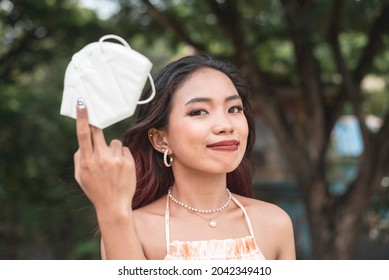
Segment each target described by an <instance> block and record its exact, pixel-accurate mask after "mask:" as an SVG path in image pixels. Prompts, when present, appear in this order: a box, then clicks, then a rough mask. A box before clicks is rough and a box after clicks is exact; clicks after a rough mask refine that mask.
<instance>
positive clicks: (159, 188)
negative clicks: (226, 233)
mask: <svg viewBox="0 0 389 280" xmlns="http://www.w3.org/2000/svg"><path fill="white" fill-rule="evenodd" d="M202 68H212V69H216V70H218V71H221V72H223V73H224V74H225V75H227V76H228V77H229V78H230V79H231V81H232V82H233V84H234V85H235V88H236V89H237V91H238V94H239V95H240V97H241V99H242V103H243V106H244V108H245V110H244V114H245V116H246V119H247V122H248V128H249V134H248V139H247V148H246V152H245V155H244V157H243V159H242V161H241V163H240V165H239V166H238V167H237V168H236V169H235V170H234V171H232V172H230V173H227V186H228V188H229V189H230V190H231V192H233V193H236V194H240V195H244V196H247V197H252V195H253V193H252V164H251V158H250V157H251V152H252V148H253V145H254V140H255V130H254V121H253V115H252V111H251V107H250V105H249V102H248V92H249V91H248V88H247V84H246V82H245V80H244V79H243V78H242V77H241V75H240V73H239V71H238V69H237V68H236V67H235V66H234V65H233V64H231V63H229V62H227V61H222V60H217V59H215V58H213V57H211V56H209V55H207V54H198V55H193V56H187V57H183V58H181V59H179V60H177V61H175V62H172V63H170V64H168V65H167V66H166V67H165V68H164V69H163V70H162V71H161V72H160V73H159V75H158V76H157V77H156V79H155V89H156V95H155V97H154V99H153V100H152V101H151V102H149V103H147V104H145V105H140V106H139V107H138V111H137V114H136V116H135V118H134V121H133V125H132V126H131V127H130V128H129V129H128V130H127V131H126V134H125V136H124V141H123V143H124V145H125V146H127V147H129V149H130V151H131V153H132V155H133V157H134V159H135V165H136V178H137V185H136V191H135V195H134V198H133V202H132V206H133V209H137V208H139V207H142V206H144V205H147V204H148V203H150V202H152V201H154V200H156V199H158V198H159V197H161V196H162V195H164V194H166V193H167V191H168V189H169V187H170V186H172V185H173V183H174V176H173V172H172V169H171V168H166V167H165V165H164V164H163V161H162V156H161V153H160V152H158V151H156V150H155V149H154V148H153V146H152V145H151V143H150V141H149V137H148V130H149V129H150V128H157V129H163V128H167V127H168V125H169V123H168V120H169V114H170V111H171V106H172V99H173V95H174V94H175V91H176V89H177V87H178V86H179V85H181V84H182V83H183V82H185V80H186V79H187V78H189V77H190V75H191V74H193V73H194V72H196V71H197V70H199V69H202ZM150 92H151V91H150V89H149V90H147V91H145V92H144V94H143V96H142V97H141V99H144V98H146V97H147V96H149V95H150Z"/></svg>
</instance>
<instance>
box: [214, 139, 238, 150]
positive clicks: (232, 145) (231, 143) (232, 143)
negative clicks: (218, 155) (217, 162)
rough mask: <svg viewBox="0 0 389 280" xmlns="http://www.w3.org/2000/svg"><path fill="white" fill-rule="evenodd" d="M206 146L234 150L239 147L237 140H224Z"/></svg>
mask: <svg viewBox="0 0 389 280" xmlns="http://www.w3.org/2000/svg"><path fill="white" fill-rule="evenodd" d="M207 147H208V148H211V149H212V150H218V151H235V150H237V149H238V148H239V141H236V140H225V141H220V142H216V143H213V144H210V145H207Z"/></svg>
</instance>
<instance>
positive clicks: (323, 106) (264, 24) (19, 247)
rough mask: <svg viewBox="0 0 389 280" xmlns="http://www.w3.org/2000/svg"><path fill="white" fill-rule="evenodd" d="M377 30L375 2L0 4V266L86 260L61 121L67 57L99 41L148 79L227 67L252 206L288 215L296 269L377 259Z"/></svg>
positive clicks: (381, 125)
mask: <svg viewBox="0 0 389 280" xmlns="http://www.w3.org/2000/svg"><path fill="white" fill-rule="evenodd" d="M388 31H389V1H387V0H316V1H314V0H262V1H246V0H242V1H234V0H231V1H228V0H202V1H201V0H198V1H196V0H187V1H182V0H111V1H109V0H95V1H93V0H80V1H77V0H41V1H36V0H0V259H98V258H99V237H98V236H97V235H96V234H95V231H96V227H97V224H96V219H95V216H94V210H93V208H92V206H91V204H90V203H89V201H88V200H87V199H86V197H85V196H84V194H83V193H82V191H81V190H80V188H79V187H78V186H77V184H76V182H75V180H74V179H73V172H74V169H73V154H74V152H75V151H76V150H77V142H76V136H75V123H74V120H72V119H70V118H65V117H63V116H60V115H59V109H60V104H61V99H62V90H63V78H64V73H65V69H66V66H67V64H68V63H69V62H70V59H71V57H72V55H73V54H74V53H75V52H77V51H78V50H80V49H81V48H82V47H83V46H85V45H86V44H88V43H91V42H94V41H97V40H98V39H99V38H100V37H101V36H102V35H105V34H109V33H114V34H117V35H119V36H121V37H123V38H124V39H125V40H127V41H128V42H129V44H130V45H131V46H132V48H133V49H135V50H137V51H139V52H141V53H142V54H144V55H146V56H147V57H149V59H150V60H151V61H152V62H153V64H154V66H153V70H152V74H153V75H155V74H156V73H157V72H158V71H159V70H160V69H161V68H162V67H163V66H165V65H166V64H167V63H168V62H170V61H172V60H174V59H177V58H179V57H182V56H184V55H188V54H192V53H196V52H200V51H205V52H208V53H210V54H212V55H214V56H216V57H220V58H226V59H229V60H231V61H233V62H234V63H235V64H236V65H238V66H239V68H240V69H241V70H242V73H243V74H244V75H245V77H246V79H247V81H248V83H249V85H250V88H251V92H252V96H251V104H252V106H253V108H254V110H255V113H256V130H257V140H256V143H255V151H254V155H253V160H254V163H255V168H254V182H253V187H254V190H255V195H256V197H257V198H259V199H263V200H266V201H270V202H273V203H276V204H278V205H280V206H281V207H282V208H283V209H285V210H286V211H287V212H288V213H289V214H290V216H291V217H292V220H293V223H294V229H295V239H296V249H297V257H298V259H389V208H388V206H389V93H388V92H389V85H388V82H389V75H388V73H389V72H388V70H389V34H388ZM130 124H131V119H128V120H125V121H123V122H120V123H118V124H115V125H114V126H112V127H109V128H107V129H106V130H105V133H106V138H107V140H108V141H109V140H110V139H112V138H121V137H122V135H123V132H124V130H125V128H126V127H128V126H129V125H130Z"/></svg>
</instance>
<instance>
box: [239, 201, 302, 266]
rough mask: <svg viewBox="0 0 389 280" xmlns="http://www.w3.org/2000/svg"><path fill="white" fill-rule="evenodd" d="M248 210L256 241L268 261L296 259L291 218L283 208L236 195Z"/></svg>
mask: <svg viewBox="0 0 389 280" xmlns="http://www.w3.org/2000/svg"><path fill="white" fill-rule="evenodd" d="M234 196H235V197H236V198H237V199H238V201H239V202H240V203H241V204H242V206H243V207H244V208H245V209H246V212H247V214H248V216H249V219H250V222H251V224H252V228H253V231H254V234H255V239H256V241H257V243H258V244H259V246H260V248H261V250H262V251H263V253H264V255H265V256H266V258H267V259H294V258H295V251H294V250H295V248H294V233H293V224H292V220H291V218H290V216H289V215H288V213H286V211H285V210H283V209H282V208H281V207H279V206H277V205H275V204H272V203H269V202H265V201H262V200H257V199H253V198H247V197H244V196H239V195H234Z"/></svg>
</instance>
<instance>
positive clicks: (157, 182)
mask: <svg viewBox="0 0 389 280" xmlns="http://www.w3.org/2000/svg"><path fill="white" fill-rule="evenodd" d="M155 87H156V93H157V94H156V96H155V98H154V99H153V100H152V101H151V102H150V103H148V104H146V105H142V106H140V108H139V111H138V114H137V116H136V117H135V119H134V123H133V126H132V127H131V128H130V129H129V130H128V132H127V134H126V136H125V139H124V144H123V145H122V144H121V142H120V141H119V140H113V141H112V142H111V143H110V145H109V146H108V145H107V144H106V142H105V140H104V136H103V132H102V131H101V130H100V129H97V128H95V127H92V126H89V125H88V117H87V110H86V106H85V105H87V104H84V103H83V101H82V100H80V101H79V106H78V109H77V115H78V117H77V136H78V141H79V150H78V151H77V153H76V154H75V167H76V173H75V177H76V179H77V181H78V182H79V184H80V185H81V187H82V189H83V190H84V192H85V193H86V194H87V196H88V197H89V199H90V200H91V201H92V203H93V205H94V207H95V209H96V213H97V220H98V224H99V229H100V232H101V235H102V239H101V252H102V258H103V259H294V258H295V248H294V238H293V228H292V223H291V220H290V218H289V216H288V215H287V214H286V213H285V212H284V211H283V210H281V209H280V208H279V207H277V206H275V205H272V204H269V203H266V202H264V201H259V200H255V199H253V198H251V196H252V191H251V184H252V174H251V163H250V159H249V157H250V154H251V151H252V147H253V143H254V126H253V119H252V114H251V111H250V108H249V104H248V99H247V98H248V97H247V94H248V92H247V88H246V86H245V83H244V81H243V80H242V78H241V77H240V76H239V73H238V71H237V69H236V68H235V67H234V66H232V65H231V64H229V63H225V62H222V61H218V60H215V59H213V58H212V57H210V56H207V55H196V56H188V57H184V58H182V59H180V60H178V61H176V62H173V63H171V64H169V65H168V66H167V67H165V68H164V69H163V70H162V71H161V73H160V74H159V75H158V77H157V78H156V80H155ZM147 94H149V93H148V92H146V95H147Z"/></svg>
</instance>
